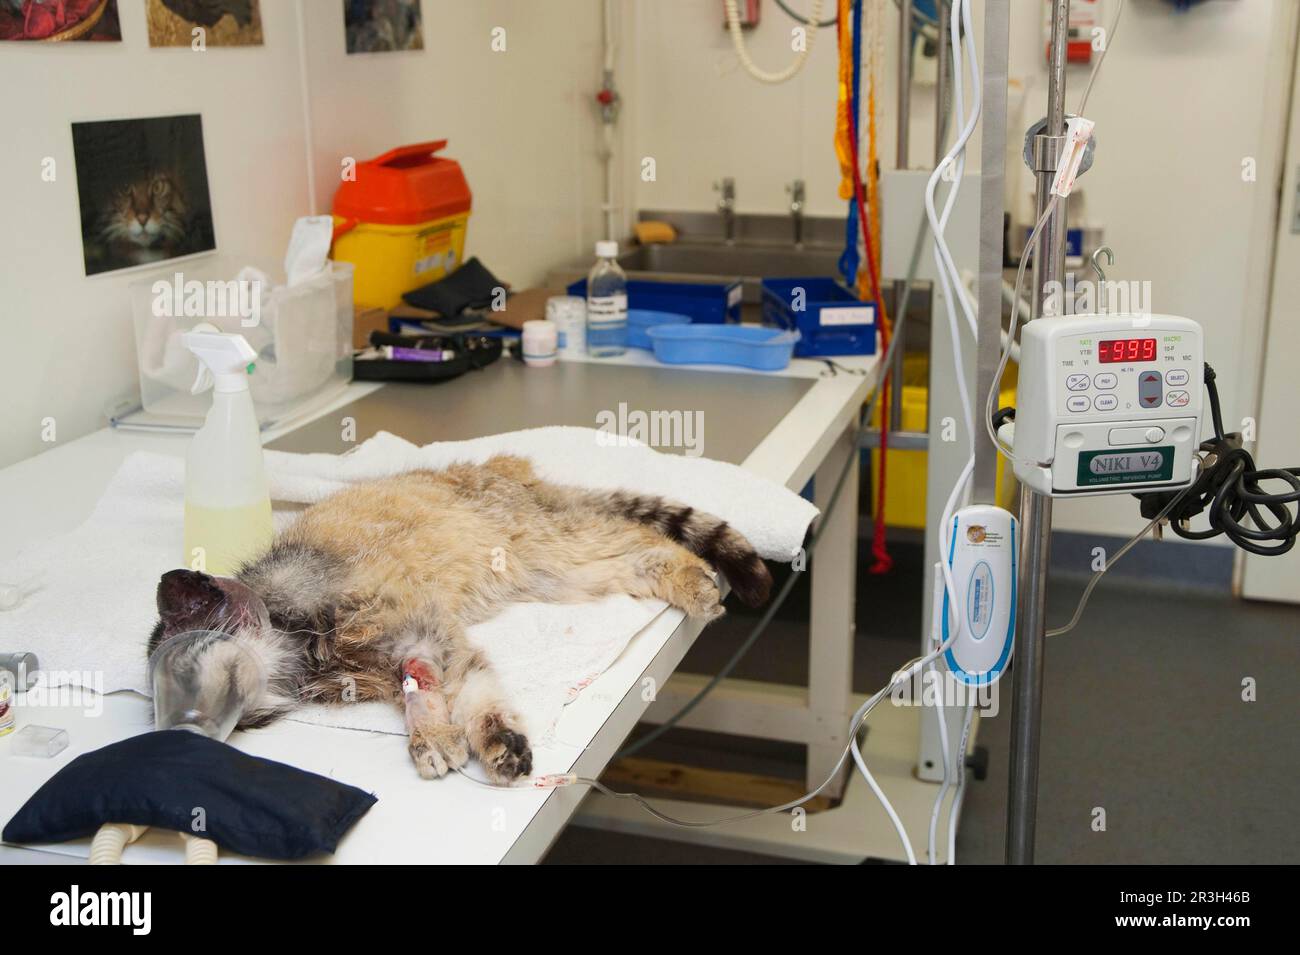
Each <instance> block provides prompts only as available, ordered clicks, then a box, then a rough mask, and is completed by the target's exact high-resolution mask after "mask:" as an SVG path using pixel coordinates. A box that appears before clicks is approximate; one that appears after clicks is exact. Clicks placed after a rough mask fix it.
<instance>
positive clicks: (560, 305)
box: [546, 295, 587, 361]
mask: <svg viewBox="0 0 1300 955" xmlns="http://www.w3.org/2000/svg"><path fill="white" fill-rule="evenodd" d="M546 317H547V319H548V320H550V321H552V322H554V323H555V327H556V329H557V330H558V332H559V335H560V346H559V351H560V359H561V360H562V361H564V360H568V359H570V358H580V357H581V356H583V355H584V354H586V352H587V300H586V299H585V298H579V297H578V296H577V295H552V296H551V297H550V298H548V299H547V300H546Z"/></svg>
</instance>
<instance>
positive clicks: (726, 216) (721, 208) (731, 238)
mask: <svg viewBox="0 0 1300 955" xmlns="http://www.w3.org/2000/svg"><path fill="white" fill-rule="evenodd" d="M713 191H714V192H716V193H718V213H719V214H720V215H721V216H722V234H723V237H724V238H725V239H726V240H727V244H728V245H732V244H733V243H735V241H736V180H734V179H732V178H731V177H730V176H728V177H726V178H725V179H723V180H722V181H721V182H715V183H714V184H713Z"/></svg>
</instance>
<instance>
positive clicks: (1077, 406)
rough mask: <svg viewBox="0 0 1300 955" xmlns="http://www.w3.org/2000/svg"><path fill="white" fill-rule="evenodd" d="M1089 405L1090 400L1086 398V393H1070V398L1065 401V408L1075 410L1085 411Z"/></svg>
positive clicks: (1090, 403)
mask: <svg viewBox="0 0 1300 955" xmlns="http://www.w3.org/2000/svg"><path fill="white" fill-rule="evenodd" d="M1091 405H1092V402H1091V401H1089V400H1088V396H1087V395H1071V396H1070V400H1069V401H1067V402H1066V403H1065V406H1066V407H1067V408H1069V409H1070V410H1071V411H1075V412H1078V411H1087V410H1088V408H1089V407H1090V406H1091Z"/></svg>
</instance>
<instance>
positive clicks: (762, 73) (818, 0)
mask: <svg viewBox="0 0 1300 955" xmlns="http://www.w3.org/2000/svg"><path fill="white" fill-rule="evenodd" d="M723 4H724V5H725V7H726V10H727V29H728V30H730V31H731V45H732V46H733V47H735V50H736V58H737V59H739V60H740V65H741V66H743V67H744V68H745V72H747V73H748V74H749V75H750V76H752V77H754V79H756V80H759V81H760V82H763V83H784V82H785V81H786V80H788V79H791V78H792V77H794V76H796V75H797V74H798V73H799V71H800V70H802V69H803V67H804V64H805V63H806V62H808V54H809V53H811V52H812V48H813V40H814V39H816V37H817V30H816V28H815V27H813V28H809V27H807V26H803V27H796V29H802V30H804V31H805V32H804V38H803V41H804V42H803V45H802V47H801V48H800V49H798V50H796V51H795V54H794V62H792V63H791V64H790V65H789V66H787V67H786V68H785V69H784V70H781V71H780V72H779V73H769V72H767V71H766V70H764V69H762V68H760V67H759V66H758V64H756V63H755V62H754V61H753V60H752V59H751V58H750V56H749V50H748V49H747V48H746V46H745V37H744V36H743V35H742V34H741V32H740V6H739V3H738V0H723ZM821 18H822V0H813V4H812V10H811V11H810V12H809V14H808V20H809V21H810V22H812V23H816V22H817V21H818V20H820V19H821Z"/></svg>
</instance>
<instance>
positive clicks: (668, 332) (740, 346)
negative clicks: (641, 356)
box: [647, 325, 799, 371]
mask: <svg viewBox="0 0 1300 955" xmlns="http://www.w3.org/2000/svg"><path fill="white" fill-rule="evenodd" d="M647 334H648V335H649V336H650V340H651V341H652V342H653V343H654V349H655V357H656V358H658V359H659V360H660V361H662V362H665V363H666V364H669V365H743V366H744V367H745V368H757V369H758V370H760V371H779V370H780V369H782V368H784V367H785V366H786V365H788V364H790V355H791V353H792V352H793V351H794V346H795V342H797V341H799V333H798V332H788V331H782V330H781V329H779V328H764V327H763V326H761V325H657V326H655V327H654V328H651V329H650V331H649V332H648V333H647Z"/></svg>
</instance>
